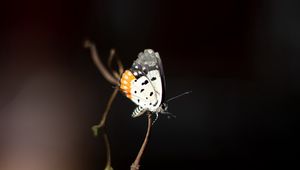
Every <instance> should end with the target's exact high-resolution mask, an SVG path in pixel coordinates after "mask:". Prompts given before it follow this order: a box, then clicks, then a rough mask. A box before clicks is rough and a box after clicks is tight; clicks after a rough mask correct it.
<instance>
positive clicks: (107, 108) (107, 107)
mask: <svg viewBox="0 0 300 170" xmlns="http://www.w3.org/2000/svg"><path fill="white" fill-rule="evenodd" d="M118 91H119V88H115V90H114V91H113V93H112V94H111V96H110V98H109V100H108V103H107V106H106V108H105V111H104V113H103V114H102V117H101V119H100V121H99V123H98V124H97V125H94V126H93V127H92V130H93V132H94V136H98V134H99V133H98V131H99V129H100V128H103V127H104V126H105V123H106V119H107V115H108V112H109V110H110V108H111V105H112V103H113V101H114V99H115V98H116V96H117V94H118Z"/></svg>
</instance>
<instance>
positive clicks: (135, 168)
mask: <svg viewBox="0 0 300 170" xmlns="http://www.w3.org/2000/svg"><path fill="white" fill-rule="evenodd" d="M147 116H148V128H147V133H146V136H145V139H144V142H143V144H142V146H141V148H140V151H139V153H138V155H137V156H136V158H135V160H134V162H133V163H132V164H131V167H130V170H139V168H140V161H141V158H142V156H143V153H144V150H145V148H146V145H147V143H148V140H149V135H150V132H151V126H152V119H151V113H150V112H147Z"/></svg>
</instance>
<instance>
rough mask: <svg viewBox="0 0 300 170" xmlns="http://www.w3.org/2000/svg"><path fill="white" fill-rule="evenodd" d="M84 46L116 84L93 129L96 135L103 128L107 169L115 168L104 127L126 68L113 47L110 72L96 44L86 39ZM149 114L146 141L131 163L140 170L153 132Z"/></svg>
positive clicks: (135, 168)
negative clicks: (114, 64)
mask: <svg viewBox="0 0 300 170" xmlns="http://www.w3.org/2000/svg"><path fill="white" fill-rule="evenodd" d="M84 47H85V48H89V49H90V52H91V57H92V60H93V62H94V64H95V65H96V67H97V68H98V70H99V71H100V73H101V74H102V75H103V77H104V78H105V79H106V80H107V81H108V82H110V83H111V84H113V85H115V86H116V88H115V90H114V91H113V93H112V95H111V96H110V98H109V100H108V103H107V106H106V108H105V111H104V113H103V114H102V117H101V119H100V121H99V123H98V124H97V125H94V126H93V127H92V131H93V134H94V136H98V135H99V130H102V131H101V132H102V134H103V138H104V142H105V146H106V155H107V161H106V166H105V170H113V168H112V166H111V151H110V142H109V139H108V135H107V133H106V132H105V130H104V127H105V125H106V120H107V116H108V113H109V110H110V108H111V106H112V103H113V101H114V99H115V98H116V96H117V93H118V91H119V87H118V86H119V79H120V76H121V74H122V73H123V71H124V68H123V64H122V63H121V60H120V59H119V58H118V57H117V56H116V54H115V50H114V49H112V50H111V51H110V56H109V58H108V63H107V66H108V68H109V69H110V72H109V71H108V69H107V68H106V67H105V66H104V64H103V63H102V61H101V59H100V57H99V55H98V53H97V49H96V46H95V44H94V43H92V42H91V41H89V40H86V41H85V42H84ZM114 58H116V64H117V66H118V71H115V70H114V69H113V67H112V61H113V59H114ZM147 116H148V128H147V133H146V136H145V139H144V142H143V144H142V146H141V148H140V150H139V153H138V155H137V156H136V159H135V161H134V162H133V163H132V165H131V170H139V167H140V160H141V158H142V156H143V153H144V150H145V148H146V145H147V143H148V140H149V135H150V132H151V125H152V119H151V113H150V112H147Z"/></svg>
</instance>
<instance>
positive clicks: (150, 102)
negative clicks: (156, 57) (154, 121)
mask: <svg viewBox="0 0 300 170" xmlns="http://www.w3.org/2000/svg"><path fill="white" fill-rule="evenodd" d="M120 84H121V86H120V89H121V91H122V92H123V93H125V94H126V97H128V98H129V99H130V100H131V101H133V102H134V103H135V104H137V105H138V109H136V110H135V111H134V112H133V114H132V117H137V116H140V115H142V114H143V113H144V112H145V110H150V111H152V110H153V109H152V108H153V106H154V105H155V106H156V105H157V103H158V102H157V96H156V95H155V89H154V88H153V86H152V85H151V84H150V82H149V80H148V79H147V77H146V76H140V77H138V78H136V77H135V76H134V74H133V73H132V72H131V71H130V70H126V71H125V72H124V73H123V74H122V77H121V82H120Z"/></svg>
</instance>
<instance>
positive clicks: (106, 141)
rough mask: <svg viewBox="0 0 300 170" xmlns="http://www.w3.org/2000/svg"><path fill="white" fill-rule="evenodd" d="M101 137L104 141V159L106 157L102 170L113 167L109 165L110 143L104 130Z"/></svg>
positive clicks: (108, 169)
mask: <svg viewBox="0 0 300 170" xmlns="http://www.w3.org/2000/svg"><path fill="white" fill-rule="evenodd" d="M103 137H104V142H105V148H106V159H107V161H106V166H105V168H104V170H113V168H112V166H111V154H110V144H109V139H108V136H107V134H106V132H104V133H103Z"/></svg>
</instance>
